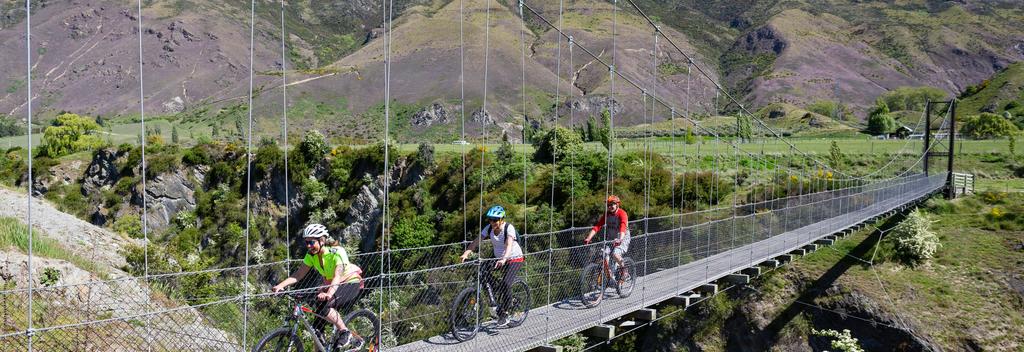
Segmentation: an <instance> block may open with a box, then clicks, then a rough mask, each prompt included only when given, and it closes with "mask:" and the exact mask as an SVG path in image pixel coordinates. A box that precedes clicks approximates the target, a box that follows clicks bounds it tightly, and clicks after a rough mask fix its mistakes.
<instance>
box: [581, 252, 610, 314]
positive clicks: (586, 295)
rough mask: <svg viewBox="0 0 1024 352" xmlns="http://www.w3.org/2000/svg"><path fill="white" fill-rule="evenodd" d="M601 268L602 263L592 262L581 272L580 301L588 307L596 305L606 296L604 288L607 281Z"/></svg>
mask: <svg viewBox="0 0 1024 352" xmlns="http://www.w3.org/2000/svg"><path fill="white" fill-rule="evenodd" d="M601 269H602V266H601V265H597V264H595V263H590V264H587V266H586V267H584V268H583V272H582V273H580V301H582V302H583V305H584V306H586V307H587V308H593V307H596V306H597V305H598V304H599V303H601V299H603V298H604V288H605V285H606V284H607V283H606V282H605V275H604V273H603V272H602V270H601Z"/></svg>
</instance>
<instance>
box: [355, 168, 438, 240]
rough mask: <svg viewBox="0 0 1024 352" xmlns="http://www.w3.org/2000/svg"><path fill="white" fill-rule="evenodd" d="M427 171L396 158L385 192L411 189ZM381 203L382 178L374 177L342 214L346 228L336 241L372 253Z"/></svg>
mask: <svg viewBox="0 0 1024 352" xmlns="http://www.w3.org/2000/svg"><path fill="white" fill-rule="evenodd" d="M429 172H430V170H427V169H424V168H423V167H422V166H421V165H419V164H417V163H411V162H409V159H407V158H401V159H398V160H397V161H396V162H395V165H394V166H392V168H391V171H390V173H391V174H390V178H389V179H388V181H389V185H388V188H389V189H388V190H389V191H395V190H398V189H403V188H406V187H409V186H412V185H414V184H416V183H418V182H420V181H422V180H423V179H424V178H425V177H426V176H427V175H428V173H429ZM383 202H384V177H383V176H382V175H378V176H377V177H375V178H374V181H373V182H371V183H370V184H369V185H364V186H363V187H362V188H361V189H360V190H359V193H358V194H357V195H356V197H355V199H353V201H352V205H351V206H350V207H349V209H348V211H347V212H346V213H345V219H344V220H345V223H347V224H349V225H348V227H346V228H345V229H343V230H341V235H340V236H339V239H340V240H341V241H342V242H345V243H358V244H359V249H360V251H363V252H369V251H373V249H374V243H375V241H376V239H377V234H379V233H380V231H381V223H380V222H381V204H382V203H383Z"/></svg>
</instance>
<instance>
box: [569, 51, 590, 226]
mask: <svg viewBox="0 0 1024 352" xmlns="http://www.w3.org/2000/svg"><path fill="white" fill-rule="evenodd" d="M568 44H569V91H570V92H571V91H572V88H573V87H574V86H575V84H573V83H574V82H576V67H575V66H573V64H572V46H573V39H572V36H569V43H568ZM568 107H569V127H576V111H575V110H576V109H574V108H573V106H572V104H568ZM588 133H589V131H588ZM591 138H593V136H591ZM570 153H571V154H570V155H569V183H570V185H569V189H570V190H572V192H569V228H575V227H576V150H575V149H573V150H572V151H570Z"/></svg>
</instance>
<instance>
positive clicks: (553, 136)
mask: <svg viewBox="0 0 1024 352" xmlns="http://www.w3.org/2000/svg"><path fill="white" fill-rule="evenodd" d="M536 147H537V150H536V151H535V152H534V155H533V158H534V160H536V161H538V162H552V161H555V160H565V159H566V158H568V157H569V156H570V155H576V154H579V153H580V151H582V150H583V138H581V137H580V135H579V134H577V133H576V131H573V130H571V129H568V128H565V127H562V126H555V127H554V128H551V129H549V130H547V132H546V133H544V135H543V136H542V137H541V138H539V141H538V142H537V145H536Z"/></svg>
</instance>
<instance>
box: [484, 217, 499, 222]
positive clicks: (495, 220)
mask: <svg viewBox="0 0 1024 352" xmlns="http://www.w3.org/2000/svg"><path fill="white" fill-rule="evenodd" d="M498 220H501V219H498V218H487V221H488V222H498Z"/></svg>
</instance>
